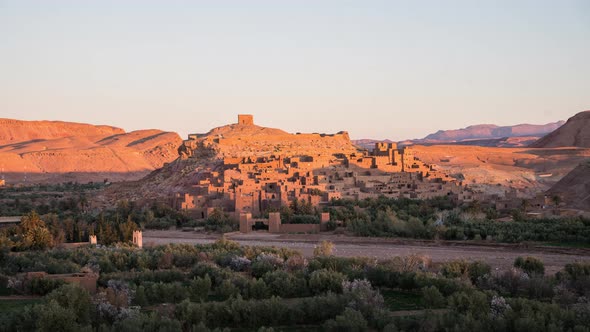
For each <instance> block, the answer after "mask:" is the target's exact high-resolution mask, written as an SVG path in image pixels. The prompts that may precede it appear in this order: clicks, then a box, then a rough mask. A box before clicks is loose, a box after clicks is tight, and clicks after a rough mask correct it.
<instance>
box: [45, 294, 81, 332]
mask: <svg viewBox="0 0 590 332" xmlns="http://www.w3.org/2000/svg"><path fill="white" fill-rule="evenodd" d="M47 300H49V301H55V302H57V303H58V304H59V305H60V306H61V307H62V308H65V309H67V310H68V311H70V312H72V313H74V315H75V317H76V322H77V323H79V324H80V325H82V326H84V325H87V324H90V309H91V305H92V302H91V299H90V294H88V291H86V290H85V289H84V288H82V287H80V286H78V285H76V284H66V285H63V286H61V287H60V288H58V289H56V290H54V291H53V292H51V293H49V294H48V295H47Z"/></svg>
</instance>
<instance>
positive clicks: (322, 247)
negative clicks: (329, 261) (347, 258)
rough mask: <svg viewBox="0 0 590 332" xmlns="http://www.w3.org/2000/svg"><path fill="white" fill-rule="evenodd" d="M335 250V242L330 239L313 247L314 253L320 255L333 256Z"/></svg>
mask: <svg viewBox="0 0 590 332" xmlns="http://www.w3.org/2000/svg"><path fill="white" fill-rule="evenodd" d="M333 251H334V243H332V242H330V241H322V242H321V243H320V244H318V245H317V246H316V247H315V248H314V249H313V255H314V256H315V257H319V256H331V255H332V252H333Z"/></svg>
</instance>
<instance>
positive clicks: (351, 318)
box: [323, 308, 369, 332]
mask: <svg viewBox="0 0 590 332" xmlns="http://www.w3.org/2000/svg"><path fill="white" fill-rule="evenodd" d="M323 327H324V330H325V331H334V332H339V331H347V332H357V331H358V332H362V331H367V330H368V328H369V324H368V322H367V320H366V319H365V317H363V315H362V314H361V313H360V312H358V311H356V310H353V309H350V308H346V309H345V310H344V312H343V313H342V315H339V316H336V318H335V319H330V320H328V321H326V322H325V323H324V326H323Z"/></svg>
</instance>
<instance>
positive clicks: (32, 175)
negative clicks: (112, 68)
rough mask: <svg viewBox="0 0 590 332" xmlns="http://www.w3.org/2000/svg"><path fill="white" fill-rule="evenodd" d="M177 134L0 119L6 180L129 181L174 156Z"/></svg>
mask: <svg viewBox="0 0 590 332" xmlns="http://www.w3.org/2000/svg"><path fill="white" fill-rule="evenodd" d="M180 143H181V139H180V137H179V136H178V134H176V133H170V132H163V131H160V130H138V131H133V132H129V133H126V132H125V131H124V130H123V129H120V128H116V127H111V126H94V125H90V124H80V123H69V122H60V121H19V120H10V119H1V120H0V169H1V170H2V175H3V176H4V177H5V178H6V180H7V182H8V183H22V182H24V181H25V178H26V180H27V181H28V182H64V181H78V182H89V181H103V180H104V179H105V178H108V179H109V180H111V181H121V180H134V179H138V178H141V177H142V176H145V175H146V174H148V173H149V172H151V171H153V170H154V169H157V168H160V167H162V165H163V164H164V163H167V162H170V161H172V160H174V159H175V158H176V157H177V147H178V145H180Z"/></svg>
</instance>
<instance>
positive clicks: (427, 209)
mask: <svg viewBox="0 0 590 332" xmlns="http://www.w3.org/2000/svg"><path fill="white" fill-rule="evenodd" d="M465 209H466V211H467V212H469V211H471V210H472V209H473V206H468V207H466V208H465ZM328 210H329V212H330V215H331V219H332V220H342V221H344V222H345V224H346V226H347V228H348V230H350V231H351V232H352V233H354V234H356V235H358V236H376V237H392V236H398V237H408V238H420V239H434V238H439V239H445V240H486V239H487V240H493V241H496V242H505V243H519V242H525V241H540V242H562V243H563V242H567V243H584V244H588V243H590V219H586V218H582V217H567V218H559V219H555V218H554V219H530V220H529V219H524V218H520V219H515V221H508V222H496V221H494V220H493V219H490V218H494V217H496V216H497V214H495V213H491V212H490V211H488V212H487V213H486V214H482V213H480V215H482V216H483V217H481V218H473V217H470V216H473V215H474V214H473V213H472V212H470V213H464V214H462V213H461V209H460V208H459V207H458V206H456V205H455V204H454V203H453V202H452V201H451V200H450V199H448V198H446V197H440V198H435V199H430V200H410V199H405V198H402V199H393V198H386V197H384V196H381V197H378V198H367V199H364V200H357V201H355V200H348V199H344V200H334V201H332V202H331V204H330V207H329V208H328ZM494 212H495V210H494Z"/></svg>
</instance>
